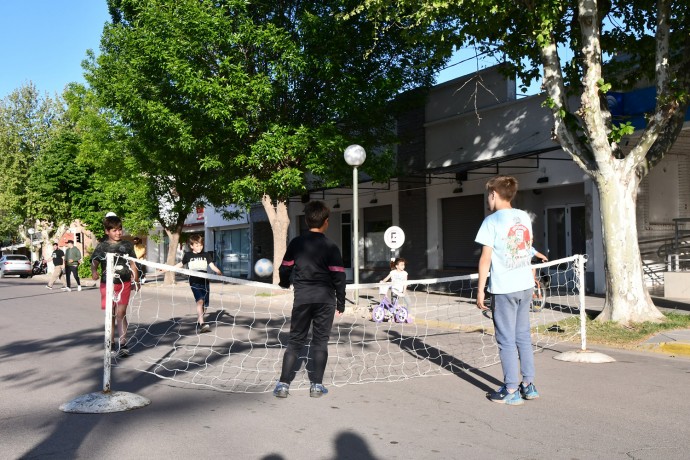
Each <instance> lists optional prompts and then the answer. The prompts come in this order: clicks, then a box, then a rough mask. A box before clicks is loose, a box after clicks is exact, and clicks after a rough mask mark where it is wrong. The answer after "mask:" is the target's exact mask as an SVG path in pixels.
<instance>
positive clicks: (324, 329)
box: [273, 201, 345, 398]
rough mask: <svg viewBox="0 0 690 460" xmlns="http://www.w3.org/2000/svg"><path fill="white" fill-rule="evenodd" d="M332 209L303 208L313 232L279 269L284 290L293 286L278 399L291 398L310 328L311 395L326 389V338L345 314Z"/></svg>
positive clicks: (298, 241)
mask: <svg viewBox="0 0 690 460" xmlns="http://www.w3.org/2000/svg"><path fill="white" fill-rule="evenodd" d="M329 214H330V210H329V209H328V207H327V206H326V205H325V204H324V203H322V202H321V201H311V202H309V203H307V205H306V206H305V208H304V217H305V219H306V222H307V226H308V227H309V232H308V233H307V234H305V235H301V236H298V237H297V238H295V239H293V240H292V241H290V244H289V245H288V248H287V251H286V252H285V256H284V257H283V262H282V263H281V265H280V270H279V273H280V283H279V284H280V286H281V287H283V288H286V289H287V288H289V287H290V279H291V276H292V284H293V285H294V287H295V300H294V304H293V306H292V317H291V320H290V339H289V342H288V346H287V349H286V350H285V355H284V356H283V368H282V373H281V375H280V379H279V381H278V383H277V385H276V387H275V389H274V390H273V394H274V395H275V396H276V397H278V398H287V396H288V394H289V390H290V383H291V382H292V380H293V379H294V378H295V365H296V363H297V359H298V358H299V352H300V351H301V350H302V347H303V346H304V344H305V342H306V340H307V333H308V332H309V328H310V327H311V328H312V339H311V346H310V350H311V354H312V359H313V360H314V367H313V372H312V374H311V376H310V378H309V380H310V382H311V387H310V389H309V396H311V397H312V398H318V397H320V396H322V395H324V394H326V393H328V390H327V389H326V388H325V387H324V386H323V374H324V372H325V370H326V363H327V361H328V339H329V337H330V334H331V327H332V326H333V317H334V315H335V314H337V315H341V314H342V312H344V311H345V268H344V266H343V258H342V256H341V254H340V250H339V249H338V247H337V246H336V245H335V243H333V241H331V240H329V239H328V238H326V235H324V232H325V231H326V230H327V229H328V216H329Z"/></svg>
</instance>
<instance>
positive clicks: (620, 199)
mask: <svg viewBox="0 0 690 460" xmlns="http://www.w3.org/2000/svg"><path fill="white" fill-rule="evenodd" d="M625 175H626V174H625V173H624V172H623V171H620V170H617V171H610V173H609V174H606V177H602V176H599V177H597V178H596V180H597V185H598V187H599V194H600V203H601V221H602V225H603V238H604V255H605V260H606V301H605V303H604V310H603V311H602V312H601V314H600V315H599V316H598V317H597V321H615V322H617V323H620V324H623V325H627V324H630V323H639V322H644V321H655V322H659V321H661V320H663V318H664V316H663V315H662V314H661V312H660V311H659V310H658V309H657V308H656V306H654V303H653V302H652V298H651V297H650V295H649V292H648V291H647V286H646V285H645V282H644V271H643V269H642V258H641V255H640V247H639V244H638V240H637V226H636V221H637V220H636V208H635V204H636V202H637V188H638V185H639V181H638V180H637V179H636V176H635V172H634V171H630V172H628V173H627V175H628V176H631V177H625Z"/></svg>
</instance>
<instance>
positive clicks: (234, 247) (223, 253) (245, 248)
mask: <svg viewBox="0 0 690 460" xmlns="http://www.w3.org/2000/svg"><path fill="white" fill-rule="evenodd" d="M215 240H216V245H215V248H214V249H215V260H216V266H217V267H218V268H220V270H221V271H222V272H223V274H224V275H226V276H232V277H234V278H246V277H247V275H248V274H249V249H250V248H249V229H248V228H237V229H232V230H219V231H217V232H216V235H215Z"/></svg>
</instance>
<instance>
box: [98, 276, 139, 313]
mask: <svg viewBox="0 0 690 460" xmlns="http://www.w3.org/2000/svg"><path fill="white" fill-rule="evenodd" d="M130 292H132V282H131V281H127V282H124V283H122V284H117V283H116V284H113V305H127V304H129V294H130ZM101 310H105V283H101Z"/></svg>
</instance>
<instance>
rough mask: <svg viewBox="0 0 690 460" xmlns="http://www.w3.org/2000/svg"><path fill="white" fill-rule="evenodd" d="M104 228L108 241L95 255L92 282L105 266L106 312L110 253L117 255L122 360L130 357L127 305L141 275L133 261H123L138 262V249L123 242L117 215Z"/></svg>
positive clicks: (119, 354) (115, 300) (115, 301)
mask: <svg viewBox="0 0 690 460" xmlns="http://www.w3.org/2000/svg"><path fill="white" fill-rule="evenodd" d="M103 228H104V230H105V236H106V238H105V239H104V240H103V241H102V242H100V243H98V246H96V250H95V251H94V252H93V254H92V255H91V278H92V279H94V280H97V279H98V278H99V275H98V265H99V264H100V265H101V275H100V278H101V308H102V309H103V310H105V296H106V259H105V256H106V254H107V253H114V254H115V279H114V280H113V282H114V293H113V307H114V310H115V317H114V318H113V332H114V331H115V319H117V329H118V331H117V332H118V337H119V341H118V342H119V345H120V348H119V350H118V352H117V355H116V356H117V357H118V358H124V357H126V356H129V350H128V348H127V325H128V323H127V305H128V304H129V296H130V293H131V290H132V280H134V282H135V283H136V282H138V279H139V271H138V270H137V267H136V264H135V263H134V261H133V260H129V261H127V260H125V259H123V258H122V257H118V256H123V255H127V256H130V257H132V258H133V259H134V258H136V255H135V253H134V245H133V244H132V243H131V242H130V241H127V240H123V239H122V220H120V218H119V217H117V216H114V215H109V216H107V217H106V218H105V219H103Z"/></svg>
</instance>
